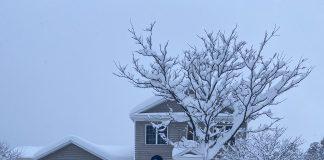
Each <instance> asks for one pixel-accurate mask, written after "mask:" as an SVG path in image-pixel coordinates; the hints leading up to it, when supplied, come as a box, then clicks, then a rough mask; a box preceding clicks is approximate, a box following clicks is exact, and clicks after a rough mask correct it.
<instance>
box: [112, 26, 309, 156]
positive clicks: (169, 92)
mask: <svg viewBox="0 0 324 160" xmlns="http://www.w3.org/2000/svg"><path fill="white" fill-rule="evenodd" d="M154 25H155V23H152V24H151V25H150V26H149V27H147V28H146V29H145V30H144V31H145V32H146V33H147V35H146V36H142V35H138V34H137V33H136V32H135V29H134V27H133V26H132V27H131V28H130V29H129V31H130V33H131V34H132V38H133V40H134V41H135V42H136V44H137V45H138V46H139V49H138V50H136V51H135V52H134V53H133V58H132V64H131V67H127V65H120V64H117V63H116V66H117V68H118V73H115V75H117V76H119V77H122V78H126V79H128V80H129V81H130V82H131V83H132V84H133V85H134V86H135V87H138V88H149V89H152V90H154V93H155V94H156V95H157V96H161V97H164V98H165V99H167V100H170V101H175V102H177V103H178V104H179V105H180V106H181V107H182V109H183V110H184V112H185V115H186V118H187V119H188V125H189V126H190V127H191V128H192V129H193V132H194V135H195V136H196V139H197V140H196V141H197V142H198V143H199V144H200V147H201V150H202V152H203V154H204V156H205V159H212V158H213V157H215V156H216V155H217V153H218V152H219V151H220V150H221V148H222V147H223V146H224V145H225V144H226V143H228V142H229V141H230V140H231V139H233V137H235V136H237V134H238V133H239V132H257V131H263V130H267V129H268V128H270V127H271V126H272V124H274V123H275V122H276V121H278V120H279V118H276V117H273V115H272V114H271V110H267V111H265V108H269V107H270V106H272V105H276V104H278V103H279V102H280V101H278V99H277V98H278V97H279V95H281V94H283V93H284V92H286V91H288V90H290V89H291V88H294V87H296V86H297V85H298V84H299V83H300V82H301V81H302V80H303V79H305V78H306V77H307V75H308V74H309V73H310V72H311V68H308V67H305V61H306V60H305V59H301V60H300V61H299V62H298V63H297V64H296V65H295V66H293V65H291V64H290V63H289V61H287V60H286V59H285V58H284V57H283V56H282V55H279V54H274V55H273V56H271V57H270V58H267V57H265V56H263V55H262V53H263V50H264V47H265V46H266V44H267V43H268V42H269V40H270V39H271V38H273V37H274V36H276V33H277V31H278V28H277V27H275V28H274V30H273V31H272V32H270V33H268V32H266V33H265V36H264V38H263V40H262V42H261V43H260V46H259V48H258V49H255V48H254V47H252V46H251V47H248V46H247V45H246V44H247V43H246V42H245V41H240V40H239V39H238V35H237V32H236V29H237V28H236V27H235V28H234V29H233V30H232V31H231V32H230V33H229V34H226V33H224V32H220V31H219V32H217V33H213V32H207V31H205V34H204V35H202V36H199V39H200V41H201V42H202V43H201V44H202V45H201V47H199V48H198V47H197V46H189V49H188V50H186V51H184V54H181V55H179V56H169V54H168V43H165V44H159V45H157V47H155V45H153V42H152V35H153V29H154ZM147 62H148V64H147ZM225 111H227V112H225ZM171 115H172V114H171ZM260 116H266V117H268V118H269V119H270V120H271V121H272V123H270V124H269V125H265V126H262V127H260V128H258V130H247V127H246V125H247V123H248V122H249V121H251V120H255V119H257V118H258V117H260ZM170 118H172V116H170ZM222 123H230V124H231V127H230V128H228V129H226V130H224V129H223V130H221V129H219V127H217V126H219V124H222Z"/></svg>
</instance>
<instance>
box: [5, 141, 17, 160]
mask: <svg viewBox="0 0 324 160" xmlns="http://www.w3.org/2000/svg"><path fill="white" fill-rule="evenodd" d="M19 157H20V151H18V150H16V149H13V148H11V147H10V146H9V145H8V144H7V143H5V142H0V160H17V159H18V158H19Z"/></svg>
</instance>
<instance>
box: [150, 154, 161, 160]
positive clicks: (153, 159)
mask: <svg viewBox="0 0 324 160" xmlns="http://www.w3.org/2000/svg"><path fill="white" fill-rule="evenodd" d="M151 160H163V158H162V157H161V156H159V155H155V156H153V157H152V158H151Z"/></svg>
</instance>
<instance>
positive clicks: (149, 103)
mask: <svg viewBox="0 0 324 160" xmlns="http://www.w3.org/2000/svg"><path fill="white" fill-rule="evenodd" d="M165 101H166V100H165V99H164V98H163V97H159V96H153V97H151V98H149V99H147V100H145V101H144V102H142V103H140V104H139V105H137V106H135V107H134V108H133V109H132V110H131V112H130V117H131V118H132V117H133V116H135V115H136V114H139V113H141V112H143V111H145V110H147V109H150V108H152V107H154V106H156V105H158V104H161V103H162V102H165ZM132 119H133V118H132Z"/></svg>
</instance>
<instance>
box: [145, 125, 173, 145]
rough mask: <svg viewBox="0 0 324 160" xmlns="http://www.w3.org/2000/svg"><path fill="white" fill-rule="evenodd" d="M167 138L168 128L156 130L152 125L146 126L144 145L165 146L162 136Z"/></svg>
mask: <svg viewBox="0 0 324 160" xmlns="http://www.w3.org/2000/svg"><path fill="white" fill-rule="evenodd" d="M161 134H162V135H163V134H164V136H166V137H165V138H167V136H168V128H160V129H158V130H157V129H156V128H154V127H153V126H152V125H146V134H145V143H146V144H167V142H166V141H165V140H164V139H163V137H162V135H161Z"/></svg>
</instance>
